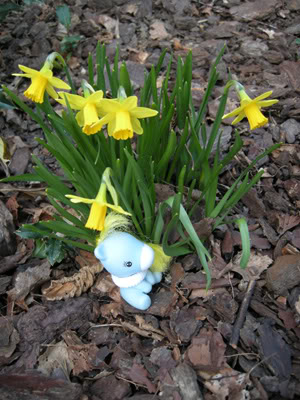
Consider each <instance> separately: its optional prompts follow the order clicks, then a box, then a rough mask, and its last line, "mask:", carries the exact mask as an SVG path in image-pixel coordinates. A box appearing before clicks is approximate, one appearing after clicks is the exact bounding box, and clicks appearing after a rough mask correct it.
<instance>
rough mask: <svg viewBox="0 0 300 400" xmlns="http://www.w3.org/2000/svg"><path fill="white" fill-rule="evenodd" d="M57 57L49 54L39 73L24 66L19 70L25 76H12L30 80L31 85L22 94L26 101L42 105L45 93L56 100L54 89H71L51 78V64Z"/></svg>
mask: <svg viewBox="0 0 300 400" xmlns="http://www.w3.org/2000/svg"><path fill="white" fill-rule="evenodd" d="M58 56H59V55H58V53H56V52H54V53H51V54H50V55H49V56H48V57H47V59H46V61H45V63H44V65H43V67H42V69H41V70H40V71H37V70H35V69H32V68H28V67H25V66H24V65H19V68H20V70H21V71H23V72H25V74H13V75H14V76H22V77H24V78H29V79H31V85H30V86H29V87H28V89H27V90H26V91H25V92H24V95H25V96H26V97H27V98H28V99H30V100H32V101H34V102H35V103H43V101H44V94H45V91H46V92H47V93H48V94H49V96H51V97H53V98H54V99H57V98H58V94H57V93H56V91H55V89H54V88H58V89H66V90H70V89H71V88H70V86H69V85H68V84H67V83H65V82H64V81H62V80H61V79H59V78H55V77H54V76H53V72H52V69H53V62H54V60H55V58H57V57H58Z"/></svg>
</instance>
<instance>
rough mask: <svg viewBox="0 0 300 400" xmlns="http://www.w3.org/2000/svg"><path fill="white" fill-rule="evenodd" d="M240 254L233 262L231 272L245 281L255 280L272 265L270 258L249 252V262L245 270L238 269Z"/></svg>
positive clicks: (240, 253)
mask: <svg viewBox="0 0 300 400" xmlns="http://www.w3.org/2000/svg"><path fill="white" fill-rule="evenodd" d="M241 257H242V252H239V253H238V254H237V255H236V257H235V258H234V260H233V268H232V269H231V271H234V272H236V273H237V274H239V275H241V276H242V277H243V279H244V280H245V281H247V282H248V281H250V280H257V279H259V278H260V275H261V274H262V273H263V272H264V271H265V270H266V269H267V268H268V267H269V265H271V264H272V263H273V260H272V258H270V257H269V256H263V255H262V254H259V253H257V254H256V253H255V252H254V251H251V254H250V258H249V262H248V265H247V268H246V269H242V268H241V267H240V260H241Z"/></svg>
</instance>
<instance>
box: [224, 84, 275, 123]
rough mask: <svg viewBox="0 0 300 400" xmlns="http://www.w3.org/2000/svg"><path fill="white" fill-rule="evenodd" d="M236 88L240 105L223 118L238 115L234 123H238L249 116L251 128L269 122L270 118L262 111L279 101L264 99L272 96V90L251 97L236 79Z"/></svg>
mask: <svg viewBox="0 0 300 400" xmlns="http://www.w3.org/2000/svg"><path fill="white" fill-rule="evenodd" d="M234 85H235V88H236V90H237V93H238V96H239V98H240V103H241V105H240V107H238V108H236V109H235V110H233V111H232V112H230V113H229V114H226V115H224V116H223V119H225V118H230V117H235V116H237V117H236V118H235V119H234V120H233V122H232V125H235V124H237V123H238V122H240V121H241V120H242V119H243V118H247V119H248V121H249V124H250V130H253V129H256V128H260V127H262V126H264V125H266V124H267V123H268V118H266V117H265V116H264V115H263V114H262V113H261V111H260V109H261V108H262V107H270V106H272V105H273V104H276V103H278V101H279V100H275V99H274V100H264V99H265V98H267V97H269V96H271V94H272V91H271V90H270V91H269V92H266V93H263V94H261V95H260V96H258V97H256V98H255V99H251V98H250V97H249V96H248V95H247V93H246V91H245V89H244V87H243V85H241V84H240V83H239V82H236V81H234Z"/></svg>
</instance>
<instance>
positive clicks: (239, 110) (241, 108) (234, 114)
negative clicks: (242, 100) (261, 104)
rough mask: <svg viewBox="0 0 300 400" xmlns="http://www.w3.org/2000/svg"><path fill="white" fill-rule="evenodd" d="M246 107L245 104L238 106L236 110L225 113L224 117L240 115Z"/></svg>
mask: <svg viewBox="0 0 300 400" xmlns="http://www.w3.org/2000/svg"><path fill="white" fill-rule="evenodd" d="M244 108H245V106H241V107H238V108H236V109H235V110H233V111H231V112H230V113H228V114H225V115H223V117H222V119H226V118H231V117H235V116H236V115H238V114H239V113H240V112H241V111H243V109H244Z"/></svg>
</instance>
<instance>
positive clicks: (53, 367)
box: [37, 340, 74, 380]
mask: <svg viewBox="0 0 300 400" xmlns="http://www.w3.org/2000/svg"><path fill="white" fill-rule="evenodd" d="M38 361H39V366H38V368H37V369H38V371H41V372H42V373H43V374H45V375H47V376H55V374H56V373H57V372H61V371H62V372H63V373H64V375H65V378H66V379H67V380H69V379H70V373H71V371H72V369H73V368H74V364H73V361H72V360H71V358H70V357H69V353H68V349H67V345H66V343H65V342H64V341H63V340H61V341H60V342H58V343H55V344H49V345H48V348H47V350H46V351H45V353H43V354H42V355H41V356H40V357H39V359H38Z"/></svg>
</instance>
